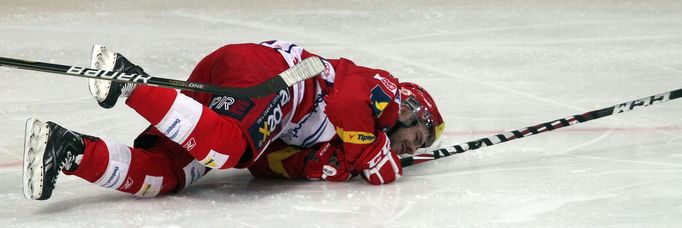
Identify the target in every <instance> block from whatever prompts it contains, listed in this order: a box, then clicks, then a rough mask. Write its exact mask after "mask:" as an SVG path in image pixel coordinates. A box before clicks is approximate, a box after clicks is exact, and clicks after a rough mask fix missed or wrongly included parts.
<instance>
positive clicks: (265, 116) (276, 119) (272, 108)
mask: <svg viewBox="0 0 682 228" xmlns="http://www.w3.org/2000/svg"><path fill="white" fill-rule="evenodd" d="M289 100H291V98H290V96H289V92H288V91H287V90H280V91H279V93H278V94H277V96H275V98H273V99H272V101H271V102H270V104H269V105H268V107H267V108H266V109H265V110H264V111H263V113H262V114H261V115H260V116H259V117H258V119H256V123H254V124H253V125H251V127H249V134H250V135H251V139H252V140H253V142H254V144H256V150H257V151H260V150H261V148H262V147H263V145H264V144H265V142H269V140H270V138H271V137H272V136H273V135H274V134H277V131H279V130H281V126H279V125H280V123H282V119H283V118H284V112H283V111H282V108H283V107H284V105H286V104H287V103H289Z"/></svg>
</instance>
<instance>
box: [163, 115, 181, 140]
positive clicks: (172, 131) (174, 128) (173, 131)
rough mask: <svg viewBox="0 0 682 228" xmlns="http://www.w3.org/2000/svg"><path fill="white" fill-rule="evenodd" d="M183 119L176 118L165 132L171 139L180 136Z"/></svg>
mask: <svg viewBox="0 0 682 228" xmlns="http://www.w3.org/2000/svg"><path fill="white" fill-rule="evenodd" d="M180 123H182V120H180V119H175V120H174V121H173V123H172V124H171V125H170V126H169V127H168V129H166V131H165V132H164V134H165V135H166V136H167V137H168V138H169V139H175V137H177V136H178V133H180V128H181V127H182V124H180Z"/></svg>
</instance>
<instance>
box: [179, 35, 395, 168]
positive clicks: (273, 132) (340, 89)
mask: <svg viewBox="0 0 682 228" xmlns="http://www.w3.org/2000/svg"><path fill="white" fill-rule="evenodd" d="M313 55H315V54H312V53H309V52H307V51H306V50H304V49H302V48H300V47H298V46H296V45H295V44H292V43H289V42H286V41H268V42H263V43H261V44H260V45H257V44H233V45H227V46H224V47H222V48H220V49H218V50H216V51H215V52H213V53H211V54H210V55H208V56H207V57H205V58H204V59H203V60H202V61H201V62H200V63H199V64H198V65H197V67H196V68H195V70H194V72H192V74H191V76H190V77H189V79H188V81H195V82H203V83H210V84H215V85H222V86H232V87H247V86H252V85H255V84H258V83H260V82H263V81H265V80H268V79H270V78H271V77H272V76H275V75H277V74H278V73H280V72H282V71H284V70H286V69H287V68H289V67H291V66H293V65H294V64H296V63H298V62H299V61H301V60H302V59H305V58H307V57H309V56H313ZM324 62H325V64H326V65H327V68H326V69H325V71H324V72H323V73H321V74H320V75H318V76H316V77H314V78H312V79H309V80H305V81H302V82H300V83H297V84H295V85H294V86H292V87H291V88H289V89H287V90H282V91H279V92H277V93H275V94H273V95H270V96H267V97H263V98H251V99H245V98H238V97H233V96H226V95H214V94H207V93H201V92H191V91H183V93H184V94H186V95H188V96H190V97H192V98H194V99H196V100H197V101H199V102H200V103H202V104H204V105H206V106H208V107H210V108H211V109H212V110H213V111H215V112H217V113H220V114H222V115H224V116H225V118H234V119H237V120H239V121H240V127H241V128H242V130H243V131H244V133H245V136H246V138H247V139H248V141H249V145H250V151H251V153H252V156H251V157H249V159H242V161H240V163H239V164H238V167H247V166H249V165H250V164H251V163H252V162H253V161H255V160H256V159H258V158H259V157H260V156H261V155H262V154H263V152H264V151H265V150H266V149H267V148H268V145H269V144H270V143H271V142H272V141H274V140H275V139H280V140H281V141H283V142H285V143H286V144H289V145H294V146H297V147H302V148H306V147H310V146H313V145H315V144H317V143H319V142H325V141H329V140H330V139H331V138H332V137H334V136H335V135H338V136H339V137H340V139H341V140H342V141H343V147H344V153H345V154H344V157H345V158H346V160H347V161H348V162H350V163H351V164H352V163H353V162H354V161H356V160H357V159H358V158H359V157H360V156H361V155H362V153H363V149H365V148H367V147H368V146H370V145H371V144H372V143H374V141H375V140H376V135H377V133H379V132H381V131H386V130H388V129H389V128H390V127H391V126H392V125H393V124H394V123H395V122H396V120H397V118H398V110H399V107H400V97H399V93H398V87H397V85H398V80H397V79H396V78H393V77H392V76H391V75H390V74H389V73H388V72H386V71H383V70H378V69H371V68H367V67H362V66H357V65H355V63H353V62H352V61H350V60H347V59H343V58H341V59H326V60H324Z"/></svg>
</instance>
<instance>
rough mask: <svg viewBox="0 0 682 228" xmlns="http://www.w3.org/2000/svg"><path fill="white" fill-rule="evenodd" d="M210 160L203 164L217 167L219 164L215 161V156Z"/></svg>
mask: <svg viewBox="0 0 682 228" xmlns="http://www.w3.org/2000/svg"><path fill="white" fill-rule="evenodd" d="M207 160H208V161H205V162H203V161H202V162H203V164H204V165H205V166H207V167H211V168H215V167H217V166H218V164H216V163H215V160H214V159H213V158H209V159H207Z"/></svg>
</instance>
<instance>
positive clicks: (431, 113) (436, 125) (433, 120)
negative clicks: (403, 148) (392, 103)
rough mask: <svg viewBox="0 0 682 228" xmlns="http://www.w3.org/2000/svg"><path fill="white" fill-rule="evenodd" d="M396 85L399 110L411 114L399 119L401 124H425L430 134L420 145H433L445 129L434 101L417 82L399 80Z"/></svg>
mask: <svg viewBox="0 0 682 228" xmlns="http://www.w3.org/2000/svg"><path fill="white" fill-rule="evenodd" d="M398 86H399V87H400V99H401V109H400V110H401V112H403V111H410V113H411V114H412V115H411V116H410V118H409V119H408V120H407V121H405V120H401V121H400V122H401V124H402V125H403V126H414V125H416V124H421V125H424V126H426V127H427V129H428V130H429V133H430V134H429V137H428V138H427V139H426V143H425V144H424V145H422V146H421V147H429V146H431V145H433V143H434V142H435V141H436V140H437V139H438V138H440V136H441V134H442V133H443V130H444V129H445V122H443V117H441V115H440V112H439V111H438V108H437V107H436V102H434V101H433V98H431V95H429V93H428V92H426V90H425V89H424V88H422V87H421V86H419V85H417V84H414V83H411V82H401V83H400V84H399V85H398Z"/></svg>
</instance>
